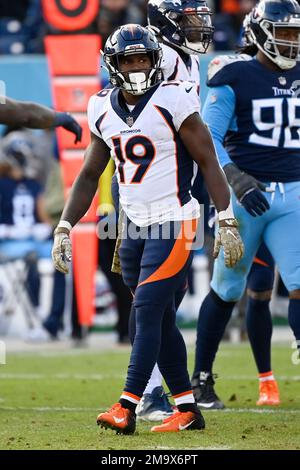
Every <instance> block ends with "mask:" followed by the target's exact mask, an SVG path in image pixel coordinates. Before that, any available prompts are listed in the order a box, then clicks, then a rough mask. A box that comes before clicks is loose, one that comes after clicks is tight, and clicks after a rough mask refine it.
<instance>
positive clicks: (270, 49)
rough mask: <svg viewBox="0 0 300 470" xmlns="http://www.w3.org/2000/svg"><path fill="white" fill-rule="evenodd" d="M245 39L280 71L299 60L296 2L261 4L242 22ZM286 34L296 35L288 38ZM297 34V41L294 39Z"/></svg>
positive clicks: (271, 0)
mask: <svg viewBox="0 0 300 470" xmlns="http://www.w3.org/2000/svg"><path fill="white" fill-rule="evenodd" d="M245 26H246V30H247V32H246V37H247V40H248V42H249V43H252V44H255V45H256V46H257V47H258V48H259V49H260V50H261V51H262V52H263V54H265V56H267V57H268V58H269V59H270V60H272V61H273V62H274V63H275V64H276V65H277V66H278V67H279V68H281V69H283V70H287V69H291V68H293V67H295V65H296V63H297V62H298V61H299V58H300V6H299V4H298V3H297V2H296V1H295V0H264V1H261V2H259V3H258V5H257V6H256V7H255V8H253V10H252V11H251V13H250V14H249V16H248V17H247V18H246V21H245ZM289 30H291V32H294V33H296V34H295V38H293V39H294V40H290V38H288V34H289ZM297 34H298V37H297Z"/></svg>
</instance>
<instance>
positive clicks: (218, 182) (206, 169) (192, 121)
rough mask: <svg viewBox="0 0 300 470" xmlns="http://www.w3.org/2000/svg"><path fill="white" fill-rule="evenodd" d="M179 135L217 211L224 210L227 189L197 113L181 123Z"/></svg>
mask: <svg viewBox="0 0 300 470" xmlns="http://www.w3.org/2000/svg"><path fill="white" fill-rule="evenodd" d="M179 135H180V137H181V140H182V141H183V143H184V145H185V147H186V148H187V150H188V152H189V154H190V155H191V157H192V158H193V160H195V162H196V163H197V164H198V165H199V167H200V169H201V172H202V174H203V177H204V179H205V183H206V186H207V189H208V192H209V194H210V196H211V197H212V200H213V202H214V204H215V206H216V209H217V211H218V212H220V211H223V210H226V209H227V208H228V206H229V203H230V191H229V187H228V184H227V181H226V178H225V175H224V173H223V171H222V170H221V168H220V165H219V163H218V160H217V156H216V152H215V147H214V144H213V141H212V138H211V135H210V132H209V130H208V128H207V126H206V125H205V124H204V122H203V121H202V119H201V117H200V116H199V114H198V113H194V114H192V115H191V116H189V117H188V118H187V119H186V120H185V121H184V122H183V124H182V125H181V127H180V129H179Z"/></svg>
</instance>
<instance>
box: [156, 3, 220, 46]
mask: <svg viewBox="0 0 300 470" xmlns="http://www.w3.org/2000/svg"><path fill="white" fill-rule="evenodd" d="M211 16H212V13H211V10H210V9H209V8H208V6H207V3H206V2H205V1H203V0H150V1H149V3H148V24H149V27H150V28H151V29H152V30H154V31H155V32H156V34H158V35H159V36H161V37H162V39H163V40H164V41H165V42H167V43H170V44H173V45H174V46H176V47H179V48H180V49H181V50H182V51H183V52H185V53H186V54H205V52H206V51H207V49H208V47H209V45H210V44H211V42H212V39H213V32H214V27H213V26H212V22H211Z"/></svg>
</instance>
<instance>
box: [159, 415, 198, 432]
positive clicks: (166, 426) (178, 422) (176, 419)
mask: <svg viewBox="0 0 300 470" xmlns="http://www.w3.org/2000/svg"><path fill="white" fill-rule="evenodd" d="M204 428H205V421H204V418H203V416H202V414H201V413H200V411H199V412H198V413H193V412H192V411H187V412H185V413H182V412H180V411H177V413H175V414H173V415H172V416H169V417H168V418H166V419H165V420H164V421H163V422H162V424H161V425H159V426H153V428H151V431H152V432H179V431H184V430H195V429H204Z"/></svg>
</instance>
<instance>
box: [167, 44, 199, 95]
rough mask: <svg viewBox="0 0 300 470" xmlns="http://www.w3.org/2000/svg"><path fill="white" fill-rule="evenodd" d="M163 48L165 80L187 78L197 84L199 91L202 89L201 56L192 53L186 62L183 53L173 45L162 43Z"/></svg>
mask: <svg viewBox="0 0 300 470" xmlns="http://www.w3.org/2000/svg"><path fill="white" fill-rule="evenodd" d="M160 45H161V48H162V54H163V55H162V61H161V69H162V72H163V77H164V80H184V81H185V80H186V81H188V82H191V83H193V84H194V85H195V87H196V90H197V93H198V95H199V91H200V65H199V56H198V55H190V56H188V57H189V62H188V63H185V62H184V60H183V59H182V57H181V55H180V54H179V53H178V52H177V51H176V50H175V49H173V48H172V47H170V46H168V45H166V44H164V43H160Z"/></svg>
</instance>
